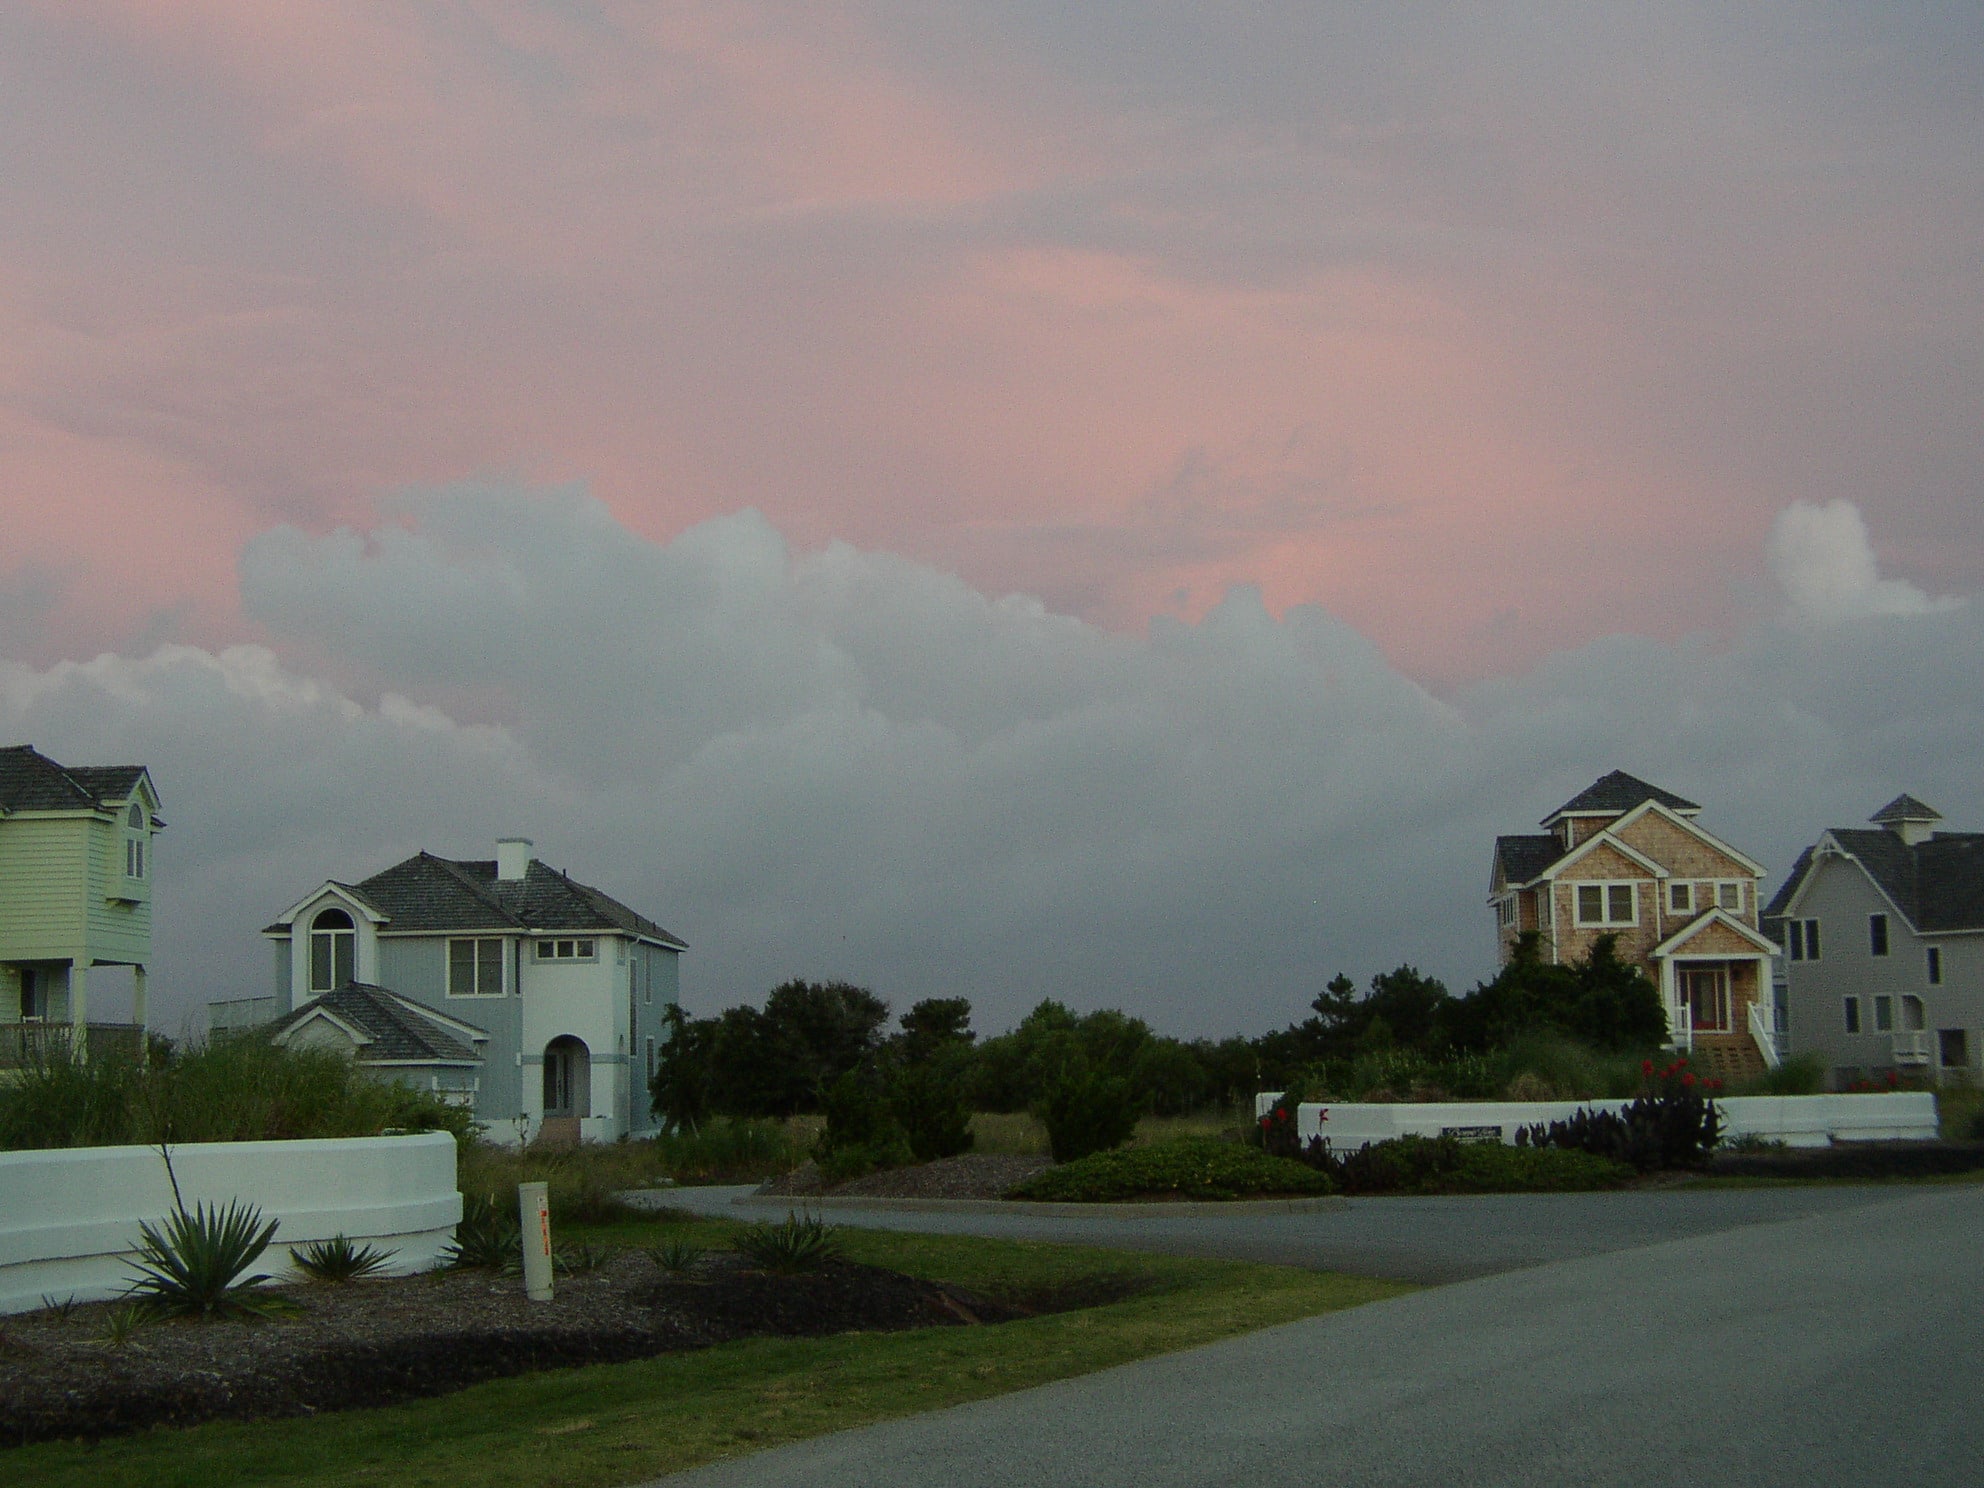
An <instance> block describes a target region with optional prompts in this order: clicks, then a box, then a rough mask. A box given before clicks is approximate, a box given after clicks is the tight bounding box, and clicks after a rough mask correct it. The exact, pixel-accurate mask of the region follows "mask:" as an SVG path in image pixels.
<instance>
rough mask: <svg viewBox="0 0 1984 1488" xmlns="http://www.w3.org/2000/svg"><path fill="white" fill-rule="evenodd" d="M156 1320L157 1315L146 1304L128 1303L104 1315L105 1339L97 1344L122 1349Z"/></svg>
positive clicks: (101, 1339) (99, 1340)
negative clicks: (140, 1330)
mask: <svg viewBox="0 0 1984 1488" xmlns="http://www.w3.org/2000/svg"><path fill="white" fill-rule="evenodd" d="M155 1320H156V1315H155V1314H154V1313H153V1311H152V1309H151V1308H149V1307H147V1306H145V1304H144V1303H142V1302H126V1303H125V1304H124V1305H123V1306H122V1307H113V1308H111V1310H110V1311H109V1312H106V1313H105V1314H104V1315H103V1337H102V1338H100V1339H98V1340H97V1342H99V1343H103V1344H107V1345H109V1346H110V1347H111V1348H122V1347H124V1345H125V1344H127V1343H129V1342H130V1341H131V1338H132V1336H133V1335H134V1334H136V1333H137V1331H138V1330H139V1329H140V1328H145V1327H149V1326H150V1325H151V1324H152V1323H153V1322H154V1321H155Z"/></svg>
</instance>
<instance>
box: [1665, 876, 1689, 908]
mask: <svg viewBox="0 0 1984 1488" xmlns="http://www.w3.org/2000/svg"><path fill="white" fill-rule="evenodd" d="M1667 912H1668V913H1669V914H1693V913H1694V912H1695V886H1694V885H1693V884H1691V883H1689V882H1687V881H1686V880H1685V879H1674V880H1672V881H1671V882H1670V883H1669V884H1668V885H1667Z"/></svg>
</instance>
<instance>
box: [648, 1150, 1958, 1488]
mask: <svg viewBox="0 0 1984 1488" xmlns="http://www.w3.org/2000/svg"><path fill="white" fill-rule="evenodd" d="M682 1197H687V1195H684V1196H682ZM727 1199H728V1195H719V1194H717V1193H713V1192H711V1191H707V1190H705V1191H702V1192H701V1194H700V1195H699V1196H697V1197H696V1198H694V1199H691V1202H692V1203H693V1204H694V1205H695V1206H696V1207H708V1208H719V1207H721V1208H722V1209H723V1210H724V1211H725V1212H730V1213H737V1212H739V1211H738V1210H737V1209H736V1208H734V1207H731V1206H729V1205H728V1202H727ZM828 1212H829V1213H830V1214H831V1212H832V1211H831V1210H829V1211H828ZM845 1217H846V1218H847V1219H848V1220H849V1221H850V1222H859V1223H861V1224H878V1223H883V1222H887V1223H888V1224H889V1225H890V1227H897V1228H909V1227H914V1228H918V1229H931V1230H945V1231H958V1230H963V1229H970V1230H971V1231H973V1232H976V1233H986V1234H992V1233H997V1234H1028V1235H1034V1236H1036V1237H1037V1238H1043V1239H1071V1240H1076V1241H1081V1242H1086V1243H1110V1242H1109V1241H1108V1240H1107V1239H1106V1238H1105V1236H1106V1235H1108V1234H1113V1235H1114V1237H1115V1239H1114V1242H1113V1243H1117V1244H1123V1243H1126V1242H1132V1241H1134V1243H1136V1244H1138V1245H1141V1246H1147V1247H1149V1248H1153V1249H1162V1250H1173V1251H1185V1252H1189V1253H1193V1254H1222V1255H1226V1254H1248V1255H1255V1254H1259V1255H1261V1256H1262V1258H1264V1259H1295V1258H1297V1257H1300V1256H1306V1257H1310V1259H1307V1260H1299V1259H1298V1260H1297V1263H1299V1264H1318V1263H1319V1262H1318V1260H1317V1259H1315V1258H1318V1257H1326V1256H1346V1257H1348V1256H1353V1255H1356V1254H1360V1253H1361V1254H1364V1255H1365V1258H1366V1260H1367V1261H1368V1260H1370V1259H1371V1258H1372V1257H1376V1258H1377V1259H1379V1260H1380V1261H1383V1260H1386V1259H1402V1260H1405V1261H1407V1262H1409V1263H1410V1264H1413V1265H1423V1266H1427V1267H1429V1268H1431V1269H1436V1270H1437V1269H1442V1268H1445V1269H1457V1268H1461V1267H1467V1266H1474V1267H1477V1268H1484V1269H1491V1270H1494V1271H1495V1274H1490V1275H1477V1276H1476V1278H1475V1279H1473V1280H1468V1281H1463V1282H1458V1283H1456V1284H1453V1285H1449V1286H1442V1287H1438V1288H1434V1289H1430V1290H1427V1291H1423V1292H1418V1293H1415V1294H1413V1295H1411V1296H1407V1297H1401V1298H1398V1299H1395V1300H1393V1301H1389V1302H1381V1303H1376V1304H1373V1305H1371V1306H1367V1307H1362V1308H1357V1309H1354V1310H1352V1311H1349V1312H1343V1313H1336V1314H1333V1315H1330V1316H1327V1317H1320V1318H1312V1319H1308V1320H1306V1321H1304V1322H1299V1323H1294V1324H1290V1325H1288V1326H1286V1327H1281V1328H1275V1329H1270V1330H1268V1331H1266V1332H1261V1333H1255V1334H1250V1335H1248V1336H1246V1337H1242V1338H1235V1339H1229V1340H1227V1341H1226V1342H1223V1343H1218V1344H1213V1345H1210V1346H1208V1347H1205V1348H1199V1349H1193V1350H1189V1351H1187V1352H1184V1353H1180V1354H1172V1355H1168V1356H1164V1357H1161V1358H1156V1359H1149V1360H1145V1361H1143V1362H1141V1363H1137V1364H1131V1365H1127V1366H1124V1367H1122V1368H1119V1369H1113V1370H1108V1371H1105V1372H1103V1373H1100V1374H1094V1375H1088V1376H1085V1377H1083V1378H1080V1379H1073V1380H1065V1381H1061V1382H1060V1383H1057V1384H1053V1385H1048V1386H1044V1387H1041V1388H1039V1389H1034V1390H1027V1391H1021V1392H1018V1393H1015V1394H1012V1395H1007V1396H1002V1397H1000V1398H998V1399H996V1400H990V1401H983V1402H980V1403H978V1404H975V1405H968V1406H961V1407H957V1408H954V1409H950V1410H944V1411H936V1412H932V1413H930V1414H928V1415H924V1416H918V1417H914V1418H911V1419H908V1420H904V1421H897V1422H891V1423H887V1424H884V1425H880V1426H874V1427H868V1428H865V1429H862V1430H859V1431H849V1432H842V1433H839V1434H836V1435H833V1436H827V1437H821V1438H817V1439H815V1440H813V1441H810V1442H803V1443H798V1444H795V1445H793V1446H789V1447H782V1448H777V1449H774V1450H772V1451H768V1452H763V1453H759V1454H756V1455H752V1456H747V1457H743V1458H739V1459H735V1460H733V1461H730V1462H726V1463H722V1464H718V1465H715V1466H713V1467H709V1468H705V1469H701V1470H699V1471H697V1472H694V1473H689V1474H684V1475H680V1476H679V1477H674V1478H670V1479H667V1480H665V1481H666V1482H668V1483H669V1484H677V1485H707V1488H741V1485H758V1484H781V1485H783V1484H806V1485H809V1488H811V1485H818V1488H834V1485H841V1484H846V1485H855V1484H859V1485H863V1488H896V1485H901V1488H911V1485H915V1488H928V1485H933V1484H937V1485H946V1488H949V1485H957V1488H972V1485H978V1484H984V1485H994V1484H996V1485H1001V1488H1028V1485H1034V1484H1040V1485H1047V1484H1054V1485H1064V1484H1065V1485H1084V1488H1086V1485H1095V1488H1113V1485H1118V1484H1121V1485H1133V1484H1134V1485H1138V1488H1166V1485H1172V1484H1178V1485H1185V1484H1190V1485H1207V1488H1217V1485H1228V1484H1232V1485H1236V1488H1237V1485H1242V1484H1245V1485H1248V1488H1261V1485H1264V1484H1269V1483H1274V1484H1298V1485H1306V1484H1316V1485H1323V1484H1328V1485H1330V1488H1342V1485H1366V1484H1370V1485H1390V1484H1400V1485H1406V1484H1410V1485H1436V1484H1437V1485H1477V1484H1478V1485H1517V1484H1523V1485H1530V1484H1549V1485H1557V1484H1563V1485H1574V1484H1575V1485H1585V1484H1619V1485H1636V1488H1643V1485H1649V1484H1655V1485H1658V1484H1691V1485H1692V1484H1709V1483H1713V1484H1732V1485H1759V1488H1774V1485H1779V1484H1783V1485H1794V1484H1795V1485H1798V1488H1814V1485H1830V1484H1841V1485H1847V1484H1851V1485H1855V1488H1859V1485H1864V1484H1866V1483H1870V1482H1884V1483H1897V1484H1911V1485H1914V1484H1920V1485H1941V1484H1964V1485H1970V1484H1975V1483H1977V1482H1979V1481H1980V1480H1984V1409H1980V1407H1984V1186H1977V1185H1963V1186H1952V1187H1937V1188H1901V1187H1890V1188H1866V1189H1850V1188H1825V1189H1775V1190H1745V1191H1720V1192H1708V1193H1690V1192H1685V1191H1683V1192H1674V1193H1634V1194H1593V1195H1565V1196H1554V1195H1550V1196H1545V1195H1531V1196H1511V1198H1510V1199H1506V1200H1505V1199H1501V1198H1496V1199H1487V1200H1482V1199H1429V1200H1397V1199H1394V1200H1366V1201H1358V1202H1355V1203H1353V1205H1352V1208H1351V1209H1350V1210H1349V1211H1347V1212H1342V1213H1333V1214H1315V1215H1285V1216H1276V1217H1274V1218H1273V1219H1272V1220H1271V1221H1268V1220H1267V1217H1262V1220H1263V1222H1266V1224H1267V1227H1268V1228H1271V1229H1274V1230H1277V1231H1280V1232H1281V1233H1279V1234H1277V1235H1274V1236H1263V1237H1257V1238H1256V1239H1254V1240H1251V1241H1250V1240H1248V1239H1246V1238H1245V1237H1244V1236H1243V1235H1241V1234H1239V1233H1237V1232H1238V1231H1240V1230H1243V1229H1245V1228H1247V1227H1248V1226H1247V1223H1246V1222H1245V1221H1237V1222H1223V1221H1200V1220H1196V1219H1194V1220H1178V1221H1164V1222H1161V1223H1158V1224H1153V1225H1147V1224H1146V1223H1144V1222H1141V1221H1116V1222H1114V1224H1113V1228H1112V1230H1110V1231H1105V1232H1102V1233H1098V1232H1097V1231H1098V1222H1096V1221H1074V1222H1069V1221H1061V1220H1048V1219H1042V1220H1034V1221H1026V1222H1022V1223H1020V1224H1019V1225H1017V1226H1015V1225H1013V1224H1011V1223H1008V1222H999V1223H994V1222H993V1220H992V1218H991V1217H987V1216H975V1215H974V1216H957V1215H950V1214H916V1213H900V1214H896V1213H890V1214H875V1213H861V1214H860V1215H859V1218H858V1221H856V1220H855V1216H854V1215H853V1214H852V1213H850V1214H847V1215H846V1216H845ZM966 1220H969V1221H970V1222H969V1223H965V1222H961V1221H966ZM1071 1229H1072V1230H1074V1231H1076V1233H1069V1231H1070V1230H1071ZM1152 1229H1159V1230H1162V1231H1163V1233H1156V1234H1153V1233H1151V1232H1150V1231H1151V1230H1152ZM1670 1236H1671V1237H1672V1238H1669V1237H1670ZM1634 1237H1637V1238H1634ZM1365 1244H1369V1245H1370V1246H1371V1247H1372V1249H1370V1250H1369V1251H1366V1252H1360V1251H1359V1247H1360V1245H1365ZM1270 1251H1274V1252H1280V1253H1279V1254H1278V1255H1269V1254H1266V1253H1265V1252H1270ZM1519 1257H1528V1260H1527V1261H1526V1262H1525V1261H1522V1260H1519V1259H1518V1258H1519ZM1491 1263H1495V1264H1492V1265H1491ZM1345 1269H1352V1270H1362V1271H1367V1272H1370V1271H1385V1270H1386V1268H1385V1267H1384V1266H1382V1265H1379V1266H1374V1265H1369V1264H1365V1265H1346V1267H1345ZM1387 1274H1393V1275H1400V1274H1405V1273H1404V1271H1402V1270H1401V1269H1399V1268H1398V1267H1397V1266H1393V1267H1391V1268H1389V1270H1388V1273H1387Z"/></svg>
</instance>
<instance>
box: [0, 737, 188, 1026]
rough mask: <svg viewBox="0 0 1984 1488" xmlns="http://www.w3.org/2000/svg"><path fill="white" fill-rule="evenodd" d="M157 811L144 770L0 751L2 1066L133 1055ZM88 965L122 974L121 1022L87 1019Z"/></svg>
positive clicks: (147, 945)
mask: <svg viewBox="0 0 1984 1488" xmlns="http://www.w3.org/2000/svg"><path fill="white" fill-rule="evenodd" d="M158 810H159V800H158V791H157V789H156V788H155V787H154V786H153V785H152V780H151V775H150V774H149V773H148V772H147V771H146V769H145V767H144V766H143V765H70V766H64V765H59V764H57V763H56V762H55V761H54V760H52V759H50V758H49V757H48V756H47V755H45V754H42V753H40V752H39V751H38V750H36V749H34V748H33V747H32V746H30V745H26V744H12V745H8V746H6V747H4V748H0V1030H4V1032H0V1065H4V1064H10V1063H18V1061H19V1060H21V1059H22V1058H24V1057H27V1056H29V1055H30V1054H32V1053H34V1052H35V1051H37V1050H39V1049H41V1048H46V1047H48V1046H49V1045H51V1044H53V1043H55V1042H57V1041H60V1042H63V1043H67V1044H69V1045H71V1046H72V1047H74V1048H76V1049H78V1050H80V1051H82V1052H84V1053H87V1052H88V1051H89V1050H90V1049H91V1048H94V1049H96V1050H97V1051H98V1052H99V1053H102V1052H108V1051H110V1050H113V1049H125V1050H129V1051H131V1052H136V1051H137V1050H139V1049H141V1048H142V1047H143V1043H144V1023H145V979H146V972H147V968H148V967H149V966H150V964H151V956H152V838H153V837H154V836H155V835H156V834H157V833H158V832H159V830H160V829H161V828H163V827H164V826H165V823H164V822H163V821H161V820H159V816H158ZM97 967H129V968H130V987H131V994H130V995H131V1003H132V1013H131V1021H130V1022H129V1023H112V1022H108V1021H105V1020H103V1019H100V1018H94V1017H92V1016H91V1013H92V1009H91V1006H90V973H91V971H92V970H93V969H95V968H97ZM107 991H108V989H106V993H105V996H107ZM103 1000H104V998H102V997H100V998H99V1002H102V1001H103Z"/></svg>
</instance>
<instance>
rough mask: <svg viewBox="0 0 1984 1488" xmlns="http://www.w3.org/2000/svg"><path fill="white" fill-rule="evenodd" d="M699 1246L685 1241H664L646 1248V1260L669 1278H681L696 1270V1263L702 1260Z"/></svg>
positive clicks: (701, 1251) (702, 1252)
mask: <svg viewBox="0 0 1984 1488" xmlns="http://www.w3.org/2000/svg"><path fill="white" fill-rule="evenodd" d="M703 1255H704V1251H703V1247H702V1246H700V1245H691V1244H690V1243H689V1242H688V1241H686V1240H681V1239H674V1240H664V1241H662V1242H661V1244H659V1245H652V1246H649V1247H648V1259H649V1260H651V1261H653V1262H654V1263H655V1265H657V1266H659V1267H660V1268H661V1269H662V1270H663V1271H666V1272H667V1273H668V1274H669V1275H671V1276H682V1275H685V1274H687V1273H688V1272H690V1271H693V1270H695V1269H696V1262H698V1261H700V1260H701V1259H702V1258H703Z"/></svg>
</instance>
